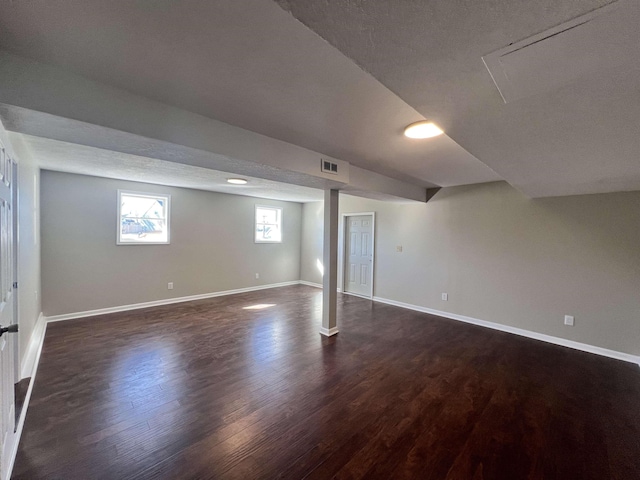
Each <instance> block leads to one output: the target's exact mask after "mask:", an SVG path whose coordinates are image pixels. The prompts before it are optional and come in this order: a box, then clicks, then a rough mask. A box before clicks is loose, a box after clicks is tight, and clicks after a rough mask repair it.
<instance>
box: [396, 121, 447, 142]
mask: <svg viewBox="0 0 640 480" xmlns="http://www.w3.org/2000/svg"><path fill="white" fill-rule="evenodd" d="M443 133H444V132H443V131H442V130H440V128H438V127H437V126H436V124H435V123H433V122H427V121H426V120H423V121H421V122H415V123H412V124H411V125H409V126H408V127H407V128H405V129H404V134H405V136H406V137H409V138H431V137H437V136H438V135H442V134H443Z"/></svg>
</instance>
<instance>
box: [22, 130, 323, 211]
mask: <svg viewBox="0 0 640 480" xmlns="http://www.w3.org/2000/svg"><path fill="white" fill-rule="evenodd" d="M12 135H14V136H18V140H17V141H18V142H21V143H22V144H23V145H24V147H25V148H26V149H27V150H28V151H29V153H30V155H31V156H32V158H34V159H36V161H37V162H38V165H39V166H40V168H43V169H46V170H55V171H59V172H69V173H78V174H82V175H92V176H98V177H106V178H115V179H119V180H130V181H136V182H144V183H153V184H158V185H170V186H174V187H183V188H194V189H198V190H208V191H212V192H222V193H229V194H233V195H246V196H250V197H260V198H269V199H274V200H286V201H290V202H300V203H304V202H314V201H320V200H322V199H323V192H322V190H319V189H315V188H308V187H302V186H298V185H292V184H284V183H279V182H274V181H271V180H265V179H261V178H253V177H248V176H242V178H245V179H247V180H248V183H247V184H246V185H231V184H229V183H227V178H231V177H238V175H234V174H229V173H225V172H220V171H217V170H211V169H209V168H201V167H194V166H192V165H183V164H179V163H173V162H167V161H163V160H156V159H153V158H148V157H141V156H138V155H129V154H126V153H120V152H113V151H110V150H102V149H99V148H93V147H87V146H84V145H77V144H73V143H67V142H59V141H56V140H50V139H46V138H41V137H33V136H30V135H22V134H17V133H14V134H12Z"/></svg>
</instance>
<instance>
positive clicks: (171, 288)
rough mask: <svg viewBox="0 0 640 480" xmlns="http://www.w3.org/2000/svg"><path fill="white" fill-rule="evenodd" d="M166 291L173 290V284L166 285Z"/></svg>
mask: <svg viewBox="0 0 640 480" xmlns="http://www.w3.org/2000/svg"><path fill="white" fill-rule="evenodd" d="M167 290H173V282H169V283H167Z"/></svg>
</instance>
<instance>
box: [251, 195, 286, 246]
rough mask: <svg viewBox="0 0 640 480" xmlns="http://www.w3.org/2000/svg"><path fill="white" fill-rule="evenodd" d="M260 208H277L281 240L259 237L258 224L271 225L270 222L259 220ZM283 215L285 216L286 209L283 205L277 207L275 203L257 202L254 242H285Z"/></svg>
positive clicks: (254, 218) (254, 219)
mask: <svg viewBox="0 0 640 480" xmlns="http://www.w3.org/2000/svg"><path fill="white" fill-rule="evenodd" d="M258 209H266V210H275V211H276V212H277V214H276V219H277V221H278V223H277V224H276V225H278V226H279V227H280V240H259V239H258V238H257V233H258V225H271V224H268V223H259V222H258ZM283 217H284V209H283V208H282V207H275V206H273V205H258V204H256V206H255V210H254V217H253V242H254V243H283V241H284V228H283V224H284V222H283Z"/></svg>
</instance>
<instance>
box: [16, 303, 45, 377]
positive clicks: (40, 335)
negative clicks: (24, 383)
mask: <svg viewBox="0 0 640 480" xmlns="http://www.w3.org/2000/svg"><path fill="white" fill-rule="evenodd" d="M46 328H47V322H46V320H45V318H44V316H43V315H42V313H40V315H39V316H38V320H36V324H35V326H34V328H33V332H31V338H30V339H29V346H28V347H27V351H26V353H25V355H24V358H23V360H22V368H21V369H20V378H21V379H22V378H27V377H30V376H32V374H33V371H34V369H35V368H36V361H37V358H38V356H39V355H40V350H41V349H42V342H43V341H44V332H45V330H46Z"/></svg>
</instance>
